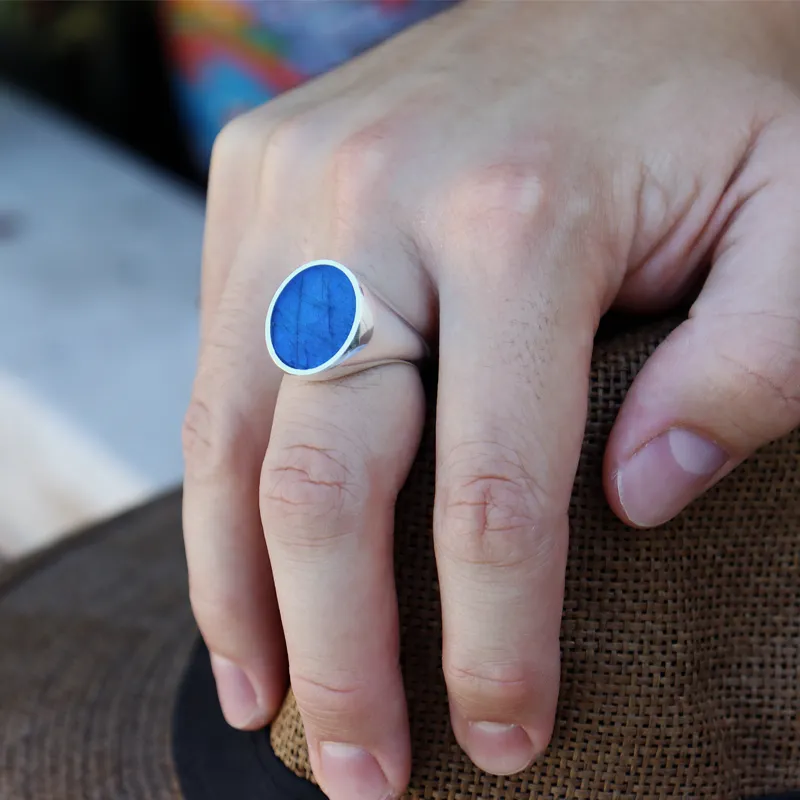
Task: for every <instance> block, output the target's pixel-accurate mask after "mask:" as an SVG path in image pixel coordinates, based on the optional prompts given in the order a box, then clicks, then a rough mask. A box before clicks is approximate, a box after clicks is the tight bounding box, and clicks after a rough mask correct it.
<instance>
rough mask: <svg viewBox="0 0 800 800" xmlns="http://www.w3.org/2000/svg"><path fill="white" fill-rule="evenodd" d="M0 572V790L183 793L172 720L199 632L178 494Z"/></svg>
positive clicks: (64, 795)
mask: <svg viewBox="0 0 800 800" xmlns="http://www.w3.org/2000/svg"><path fill="white" fill-rule="evenodd" d="M11 569H13V570H14V572H13V574H12V572H11V571H9V572H8V573H4V574H3V576H0V798H2V800H177V798H179V797H180V792H179V790H178V785H177V781H176V779H175V774H174V771H173V767H172V757H171V747H170V719H171V714H172V707H173V704H174V701H175V693H176V690H177V686H178V682H179V680H180V676H181V674H182V671H183V669H184V666H185V664H186V660H187V658H188V654H189V650H190V648H191V644H192V642H193V640H194V637H195V636H196V629H195V627H194V625H193V623H192V618H191V612H190V610H189V604H188V602H187V600H186V596H187V586H186V577H185V571H186V570H185V562H184V558H183V552H182V543H181V537H180V497H179V496H178V495H171V496H170V497H168V498H165V499H163V500H161V501H158V502H157V503H155V504H154V505H151V506H147V507H145V508H143V509H140V510H138V511H135V512H132V513H130V514H127V515H125V516H124V517H121V518H120V519H119V520H116V521H115V522H113V523H112V524H111V525H109V526H104V527H103V528H101V529H100V530H98V535H93V534H88V535H84V536H81V537H78V538H77V539H76V540H74V541H70V542H67V543H65V544H63V545H61V546H57V547H56V549H55V550H53V551H51V552H49V553H47V554H46V555H45V556H44V557H40V558H36V559H34V560H33V561H32V562H31V563H28V564H26V565H23V566H21V567H18V568H13V567H12V568H11Z"/></svg>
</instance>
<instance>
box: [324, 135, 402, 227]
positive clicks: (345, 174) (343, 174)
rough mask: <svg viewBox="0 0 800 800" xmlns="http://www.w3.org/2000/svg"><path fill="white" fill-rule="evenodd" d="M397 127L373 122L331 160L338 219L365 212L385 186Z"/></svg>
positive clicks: (347, 139) (344, 143)
mask: <svg viewBox="0 0 800 800" xmlns="http://www.w3.org/2000/svg"><path fill="white" fill-rule="evenodd" d="M394 141H395V135H394V128H393V125H392V124H391V123H390V122H388V121H385V120H382V121H378V122H373V123H372V124H370V125H367V126H365V127H363V128H360V129H359V130H357V131H355V132H353V133H351V134H349V135H348V136H346V137H345V138H344V139H343V140H342V141H341V142H340V143H339V145H338V146H337V147H336V148H335V150H334V152H333V154H332V156H331V164H330V179H331V182H332V186H333V192H334V207H335V209H336V211H337V213H338V215H339V216H340V217H341V216H345V217H348V218H349V217H350V216H351V215H352V214H353V213H355V212H363V211H364V209H365V208H366V207H368V205H369V204H370V203H371V202H372V201H373V199H374V197H375V195H376V194H377V192H378V191H380V188H381V186H382V185H383V179H384V176H385V175H387V174H388V172H389V164H390V162H391V159H392V155H393V153H394V150H395V146H394Z"/></svg>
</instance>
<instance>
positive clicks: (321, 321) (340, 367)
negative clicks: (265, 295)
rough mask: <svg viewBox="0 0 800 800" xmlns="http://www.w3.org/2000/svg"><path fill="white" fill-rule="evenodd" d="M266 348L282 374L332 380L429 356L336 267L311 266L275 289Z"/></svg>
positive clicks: (415, 336) (406, 328) (410, 331)
mask: <svg viewBox="0 0 800 800" xmlns="http://www.w3.org/2000/svg"><path fill="white" fill-rule="evenodd" d="M265 335H266V340H267V348H268V349H269V354H270V356H271V357H272V360H273V361H274V362H275V363H276V364H277V365H278V366H279V367H280V368H281V369H282V370H283V371H284V372H286V373H287V374H289V375H296V376H299V377H301V378H305V379H307V380H332V379H334V378H340V377H342V376H344V375H352V374H353V373H355V372H361V371H362V370H365V369H370V368H371V367H377V366H379V365H381V364H391V363H394V362H407V363H414V362H416V361H419V360H421V359H423V358H424V357H425V356H426V355H427V354H428V348H427V346H426V344H425V341H424V339H423V338H422V336H421V335H420V334H419V333H418V332H417V331H416V330H415V329H414V328H413V327H412V326H411V325H410V324H409V323H408V322H406V321H405V320H404V319H402V317H400V316H399V315H398V314H397V312H395V311H394V310H393V309H391V308H390V307H389V306H388V305H387V304H386V303H385V302H383V301H382V300H380V299H379V298H378V297H377V296H376V295H375V294H374V293H373V292H371V291H370V290H369V289H368V288H367V287H365V286H364V284H363V283H362V282H361V281H359V279H358V278H357V277H356V276H355V275H354V274H353V273H352V272H351V271H350V270H349V269H347V267H345V266H343V265H342V264H339V263H338V262H337V261H330V260H327V259H324V260H322V261H310V262H309V263H308V264H303V266H301V267H298V268H297V269H296V270H295V271H294V272H292V273H291V275H289V276H288V277H287V278H286V280H284V281H283V283H282V284H281V285H280V286H279V287H278V291H276V292H275V295H274V297H273V298H272V302H271V303H270V305H269V311H268V312H267V320H266V325H265Z"/></svg>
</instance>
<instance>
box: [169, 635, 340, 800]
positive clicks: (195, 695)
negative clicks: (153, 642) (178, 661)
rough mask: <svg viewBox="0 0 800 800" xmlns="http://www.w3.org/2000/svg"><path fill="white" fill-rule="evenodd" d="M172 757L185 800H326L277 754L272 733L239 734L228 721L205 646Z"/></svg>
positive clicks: (176, 724)
mask: <svg viewBox="0 0 800 800" xmlns="http://www.w3.org/2000/svg"><path fill="white" fill-rule="evenodd" d="M172 755H173V762H174V764H175V771H176V773H177V775H178V781H179V783H180V787H181V792H182V794H183V797H184V798H185V800H230V798H231V797H235V798H237V800H325V795H324V794H322V792H321V791H320V790H319V789H318V788H317V787H316V786H315V785H314V784H313V783H311V782H310V781H307V780H305V779H303V778H301V777H299V776H297V775H295V774H294V773H293V772H292V771H291V770H290V769H289V768H288V767H287V766H286V765H285V764H284V763H283V762H282V761H281V760H280V759H279V758H278V757H277V756H276V755H275V752H274V751H273V749H272V745H271V744H270V740H269V729H264V730H260V731H252V732H248V731H238V730H235V729H234V728H231V727H230V725H228V723H227V722H225V718H224V717H223V716H222V710H221V708H220V706H219V701H218V700H217V692H216V686H215V683H214V675H213V673H212V671H211V662H210V660H209V657H208V650H207V649H206V647H205V645H204V644H203V642H202V641H198V643H197V644H196V645H195V648H194V650H193V651H192V654H191V657H190V659H189V663H188V664H187V667H186V671H185V672H184V676H183V679H182V680H181V684H180V688H179V690H178V694H177V698H176V703H175V707H174V712H173V724H172Z"/></svg>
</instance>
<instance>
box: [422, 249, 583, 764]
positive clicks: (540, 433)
mask: <svg viewBox="0 0 800 800" xmlns="http://www.w3.org/2000/svg"><path fill="white" fill-rule="evenodd" d="M484 255H485V254H484ZM484 263H492V262H491V261H490V260H489V259H488V258H487V260H486V262H484ZM496 263H497V260H496V255H495V260H494V264H496ZM459 274H460V280H459V281H458V284H457V286H450V285H445V286H444V287H442V288H441V289H440V291H441V295H440V296H441V304H442V312H441V314H442V325H441V330H442V338H441V343H440V374H439V380H440V384H439V412H438V414H437V420H438V423H437V452H438V459H437V460H438V470H437V491H436V511H435V544H436V555H437V564H438V571H439V580H440V586H441V594H442V613H443V629H444V653H443V665H444V673H445V679H446V682H447V687H448V692H449V696H450V707H451V717H452V724H453V729H454V732H455V734H456V737H457V739H458V740H459V743H460V744H461V745H462V747H463V748H464V749H465V750H466V752H467V753H468V755H469V756H470V757H471V759H472V760H473V761H474V762H475V763H476V765H477V766H479V767H481V768H482V769H484V770H486V771H487V772H491V773H495V774H511V773H514V772H518V771H520V770H522V769H524V768H525V767H527V766H528V765H529V764H530V762H531V761H532V760H533V759H534V758H535V757H536V756H537V755H539V754H540V753H541V752H542V751H543V750H544V748H545V747H546V746H547V743H548V742H549V739H550V736H551V732H552V728H553V723H554V717H555V710H556V703H557V699H558V686H559V678H560V648H559V632H560V622H561V611H562V601H563V591H564V573H565V567H566V557H567V549H568V508H569V498H570V493H571V489H572V483H573V481H574V476H575V471H576V468H577V463H578V457H579V454H580V445H581V439H582V434H583V426H584V422H585V416H586V397H587V385H588V374H589V361H590V356H591V347H592V321H591V314H575V313H573V312H571V311H568V309H569V303H570V302H571V299H570V298H567V297H565V296H564V295H563V294H559V293H560V292H562V290H561V289H560V288H558V287H548V286H547V285H546V281H543V280H542V278H543V275H542V274H541V273H539V274H536V270H534V269H531V267H530V266H529V265H528V264H526V263H524V262H522V260H520V261H518V262H517V263H516V264H512V265H511V266H510V267H508V268H504V269H500V270H495V272H494V273H493V274H492V275H491V276H490V275H488V274H486V272H485V271H483V270H482V269H481V268H480V267H477V268H476V266H475V265H472V266H471V267H470V268H469V269H467V268H465V269H463V270H460V272H459ZM554 306H555V307H558V309H559V314H558V315H557V316H554V315H553V313H552V309H553V307H554ZM465 320H470V322H471V324H470V325H467V324H465V322H464V321H465Z"/></svg>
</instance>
